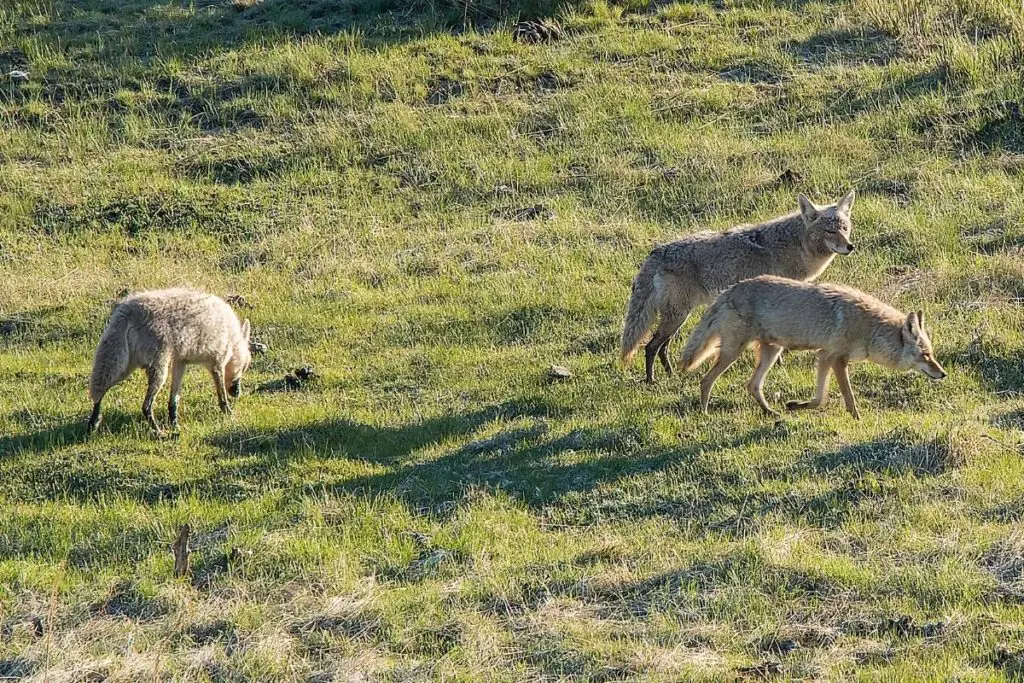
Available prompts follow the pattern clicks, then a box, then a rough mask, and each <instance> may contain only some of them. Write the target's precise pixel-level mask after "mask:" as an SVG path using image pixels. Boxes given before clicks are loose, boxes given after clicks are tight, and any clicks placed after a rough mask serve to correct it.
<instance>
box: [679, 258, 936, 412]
mask: <svg viewBox="0 0 1024 683" xmlns="http://www.w3.org/2000/svg"><path fill="white" fill-rule="evenodd" d="M753 341H757V342H759V347H758V360H757V368H756V369H755V370H754V375H753V376H752V377H751V378H750V381H749V382H747V391H749V392H750V393H751V395H753V397H754V398H755V399H756V400H757V403H758V404H759V405H760V406H761V407H762V408H764V410H765V412H767V413H769V414H771V415H778V413H776V412H775V411H774V410H772V408H771V406H769V405H768V402H767V401H765V399H764V393H763V392H762V387H763V385H764V378H765V375H767V374H768V371H769V370H770V369H771V367H772V365H773V364H774V363H775V361H776V359H778V357H779V353H781V352H782V349H783V348H784V347H785V348H788V349H812V350H817V351H818V386H817V392H816V393H815V395H814V398H813V399H812V400H810V401H805V402H797V401H791V402H789V403H787V404H786V408H787V409H788V410H802V409H805V408H818V407H820V406H823V405H825V402H826V401H827V399H828V375H829V372H830V371H832V370H834V371H835V373H836V379H838V380H839V389H840V391H842V392H843V400H844V401H845V402H846V409H847V410H848V411H850V414H852V415H853V417H854V418H855V419H860V412H859V411H858V410H857V403H856V401H855V400H854V398H853V390H852V389H851V388H850V378H849V376H848V375H847V369H846V368H847V365H848V364H850V363H856V362H858V361H862V360H870V361H872V362H875V363H878V364H879V365H884V366H886V367H889V368H893V369H895V370H919V371H920V372H922V373H924V374H925V375H927V376H928V377H930V378H932V379H943V378H944V377H945V376H946V371H945V370H943V369H942V366H941V365H939V362H938V361H937V360H935V356H934V355H933V353H932V342H931V339H929V338H928V333H927V332H925V329H924V313H923V312H922V311H917V312H916V313H914V312H911V313H910V314H908V315H904V314H902V313H900V312H899V311H897V310H896V309H895V308H893V307H892V306H889V305H887V304H884V303H882V302H881V301H879V300H878V299H876V298H874V297H873V296H870V295H868V294H865V293H864V292H861V291H859V290H856V289H853V288H852V287H842V286H840V285H832V284H811V283H806V282H797V281H796V280H787V279H785V278H781V277H774V276H771V275H764V276H761V277H757V278H753V279H752V280H744V281H743V282H740V283H739V284H737V285H735V286H733V287H732V288H730V289H728V290H727V291H726V292H725V293H724V294H722V295H721V296H720V297H718V299H717V300H716V301H715V302H714V303H713V304H712V305H711V307H710V308H709V309H708V310H707V311H706V312H705V313H704V317H703V318H701V320H700V322H699V323H698V324H697V327H696V328H694V330H693V332H692V333H691V334H690V338H689V339H687V340H686V348H685V349H683V359H682V363H683V367H684V368H685V369H686V370H687V371H689V370H693V369H694V368H696V367H697V366H698V365H700V364H701V363H702V362H703V361H704V360H705V359H706V358H707V357H708V356H710V355H711V354H712V353H714V347H715V345H716V342H717V343H718V346H719V350H718V362H717V363H715V365H714V367H713V368H711V371H710V372H708V374H707V375H705V376H704V379H702V380H701V381H700V407H701V410H703V411H704V412H705V413H706V412H707V409H708V399H709V398H710V397H711V387H713V386H714V384H715V380H716V379H718V377H719V375H721V374H722V373H723V372H725V370H726V369H727V368H728V367H729V366H730V365H732V364H733V363H734V362H735V361H736V359H737V358H739V356H740V354H741V353H742V352H743V349H745V348H746V347H747V346H748V345H749V344H750V343H751V342H753Z"/></svg>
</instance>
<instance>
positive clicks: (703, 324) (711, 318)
mask: <svg viewBox="0 0 1024 683" xmlns="http://www.w3.org/2000/svg"><path fill="white" fill-rule="evenodd" d="M724 308H725V304H724V301H723V299H722V298H720V299H719V300H718V301H716V302H715V303H713V304H711V306H710V307H709V308H708V310H706V311H705V312H704V316H703V317H702V318H701V319H700V322H699V323H697V327H695V328H693V332H691V333H690V337H689V338H688V339H687V340H686V347H685V348H683V356H682V366H683V370H684V371H685V372H689V371H691V370H693V369H694V368H696V367H697V366H699V365H700V364H701V363H703V362H704V361H705V360H707V358H708V356H710V355H711V354H713V353H714V352H715V348H716V347H717V346H718V340H719V339H720V337H721V334H720V333H719V330H718V325H719V323H720V322H721V318H722V313H723V309H724Z"/></svg>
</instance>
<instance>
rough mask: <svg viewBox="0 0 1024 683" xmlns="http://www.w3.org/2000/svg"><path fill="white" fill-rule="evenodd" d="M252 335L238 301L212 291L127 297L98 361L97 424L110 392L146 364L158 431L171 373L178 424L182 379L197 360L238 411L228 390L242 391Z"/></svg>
mask: <svg viewBox="0 0 1024 683" xmlns="http://www.w3.org/2000/svg"><path fill="white" fill-rule="evenodd" d="M250 334H251V326H250V325H249V321H248V320H245V321H242V322H239V320H238V316H237V315H235V312H234V311H233V310H232V309H231V307H230V306H229V305H228V304H227V303H226V302H225V301H224V300H223V299H220V298H218V297H216V296H213V295H212V294H206V293H204V292H199V291H195V290H191V289H164V290H157V291H150V292H140V293H138V294H132V295H130V296H128V297H126V298H124V299H123V300H122V301H121V302H119V303H118V304H117V305H116V306H115V307H114V311H113V313H112V314H111V316H110V320H109V321H108V322H107V326H106V329H105V330H104V331H103V336H102V338H101V339H100V343H99V346H98V347H97V349H96V355H95V358H94V360H93V368H92V377H91V378H90V381H89V396H90V398H91V399H92V401H93V412H92V416H91V417H90V419H89V431H90V432H94V431H95V430H96V428H97V427H98V426H99V423H100V419H101V417H100V403H101V401H102V400H103V397H104V396H105V395H106V393H107V392H108V391H110V389H111V388H112V387H114V386H116V385H117V384H119V383H120V382H122V381H124V379H125V378H126V377H128V375H130V374H131V373H132V372H133V371H134V370H136V369H139V368H142V369H144V370H145V371H146V374H147V376H148V378H149V386H148V388H147V390H146V398H145V400H144V401H143V404H142V413H143V415H145V417H146V419H147V420H148V421H149V424H150V426H151V427H152V428H153V430H154V431H155V432H156V433H157V434H158V435H159V434H162V431H161V429H160V426H159V425H158V424H157V422H156V419H155V418H154V417H153V400H154V399H155V398H156V394H157V393H158V392H159V391H160V389H161V387H163V384H164V382H165V381H166V379H167V375H168V372H170V374H171V396H170V400H169V402H168V406H167V412H168V417H169V420H170V422H171V425H172V426H175V427H176V426H177V423H178V397H179V394H180V392H181V382H182V378H183V377H184V373H185V367H186V366H187V365H190V364H197V365H202V366H204V367H205V368H207V369H208V370H209V371H210V375H211V376H212V377H213V382H214V389H215V391H216V393H217V400H218V403H219V404H220V408H221V410H222V411H223V412H225V413H230V412H231V408H230V406H229V405H228V393H229V391H230V394H231V396H232V397H237V396H238V394H239V392H240V387H241V378H242V374H243V373H244V372H245V371H246V370H247V369H248V368H249V364H250V362H251V360H252V357H251V355H250V351H249V337H250Z"/></svg>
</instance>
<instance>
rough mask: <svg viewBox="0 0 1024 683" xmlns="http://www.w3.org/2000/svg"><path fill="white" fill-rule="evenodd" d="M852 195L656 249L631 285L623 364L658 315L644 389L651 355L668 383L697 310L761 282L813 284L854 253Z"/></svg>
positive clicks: (806, 204)
mask: <svg viewBox="0 0 1024 683" xmlns="http://www.w3.org/2000/svg"><path fill="white" fill-rule="evenodd" d="M854 196H855V195H854V191H853V190H850V192H849V193H847V194H846V196H844V197H843V198H842V199H841V200H839V202H837V203H836V204H834V205H831V206H826V207H818V206H815V205H814V204H812V203H811V202H810V201H809V200H808V199H807V198H806V197H805V196H803V195H799V197H798V204H799V206H800V210H799V211H797V212H795V213H791V214H788V215H786V216H780V217H779V218H773V219H772V220H770V221H767V222H765V223H760V224H758V225H743V226H739V227H736V228H733V229H731V230H728V231H726V232H702V233H698V234H696V235H691V236H689V237H686V238H684V239H681V240H679V241H676V242H670V243H668V244H662V245H660V246H658V247H656V248H655V249H654V251H652V252H651V254H650V256H648V257H647V260H646V261H644V263H643V265H641V266H640V272H639V273H637V275H636V277H635V278H634V279H633V292H632V294H631V295H630V299H629V306H628V310H627V313H626V320H625V323H624V324H623V329H622V361H623V363H628V362H629V361H630V360H631V359H632V358H633V356H634V354H636V352H637V349H638V348H639V347H640V345H641V344H642V343H643V341H644V340H645V338H646V337H647V335H648V333H649V332H650V329H651V327H652V326H653V324H654V321H655V318H657V317H658V316H659V315H660V317H661V320H660V323H659V325H658V330H657V332H656V333H655V334H654V336H653V337H652V338H651V339H650V342H649V343H648V344H647V349H646V368H645V370H646V376H647V381H648V382H651V381H653V380H654V359H655V357H656V356H657V357H658V358H660V359H661V364H662V365H663V366H664V368H665V371H666V372H667V373H668V374H669V375H670V376H671V374H672V364H671V362H670V361H669V357H668V346H669V342H670V341H671V340H672V337H673V336H675V334H676V332H677V331H678V330H679V327H680V326H681V325H682V324H683V322H684V321H685V320H686V318H687V316H689V314H690V311H692V310H693V309H694V308H695V307H697V306H701V305H706V304H709V303H711V301H712V300H713V299H714V298H715V296H717V295H718V294H719V293H720V292H722V291H723V290H725V289H727V288H728V287H731V286H732V285H734V284H736V283H737V282H739V281H740V280H745V279H747V278H751V277H756V276H758V275H779V276H782V277H788V278H793V279H796V280H813V279H814V278H816V277H818V275H820V274H821V272H822V271H823V270H825V268H826V267H827V266H828V264H829V263H831V262H832V259H833V258H835V255H836V254H848V253H850V252H851V251H853V244H851V243H850V239H849V236H850V231H851V229H852V225H851V222H850V211H851V209H852V207H853V200H854Z"/></svg>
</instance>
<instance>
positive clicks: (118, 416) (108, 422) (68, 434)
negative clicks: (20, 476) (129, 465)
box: [0, 409, 148, 458]
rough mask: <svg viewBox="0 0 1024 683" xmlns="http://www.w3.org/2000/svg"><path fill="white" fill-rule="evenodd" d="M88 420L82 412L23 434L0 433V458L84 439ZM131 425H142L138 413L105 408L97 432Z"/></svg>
mask: <svg viewBox="0 0 1024 683" xmlns="http://www.w3.org/2000/svg"><path fill="white" fill-rule="evenodd" d="M88 421H89V415H88V414H87V413H83V414H82V415H81V416H80V418H77V419H75V420H72V421H71V422H66V423H64V424H60V425H55V426H52V427H47V428H45V429H40V430H37V431H32V432H26V433H24V434H14V435H11V436H2V437H0V458H2V457H5V456H17V455H22V454H38V453H48V452H50V451H53V450H56V449H60V448H64V447H66V446H73V445H75V444H80V443H85V442H86V441H88V440H89V438H90V435H89V433H88V431H87V424H88ZM133 425H143V426H145V422H144V420H143V418H142V416H141V413H138V412H136V413H130V412H124V411H121V410H117V409H108V410H105V411H104V412H103V423H102V424H101V425H100V429H99V432H98V433H97V435H98V436H102V434H103V433H104V432H114V433H119V432H124V431H127V430H130V429H131V428H132V426H133ZM147 429H148V427H147Z"/></svg>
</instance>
